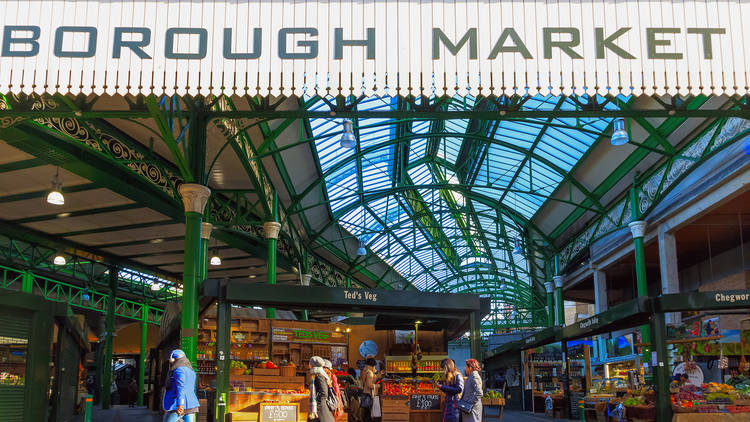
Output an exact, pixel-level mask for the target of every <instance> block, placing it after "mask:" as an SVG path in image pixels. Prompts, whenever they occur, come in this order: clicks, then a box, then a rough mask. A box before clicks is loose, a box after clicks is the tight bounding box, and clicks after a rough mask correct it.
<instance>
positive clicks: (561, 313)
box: [552, 256, 565, 325]
mask: <svg viewBox="0 0 750 422" xmlns="http://www.w3.org/2000/svg"><path fill="white" fill-rule="evenodd" d="M552 279H553V280H554V281H555V293H556V294H557V325H565V301H563V289H562V288H563V281H564V280H565V279H564V278H563V276H562V275H561V274H560V257H559V256H555V276H554V277H553V278H552Z"/></svg>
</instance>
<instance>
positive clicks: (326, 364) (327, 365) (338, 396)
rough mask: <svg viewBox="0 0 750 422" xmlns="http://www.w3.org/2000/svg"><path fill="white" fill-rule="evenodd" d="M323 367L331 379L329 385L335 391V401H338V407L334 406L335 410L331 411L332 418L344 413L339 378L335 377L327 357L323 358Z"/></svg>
mask: <svg viewBox="0 0 750 422" xmlns="http://www.w3.org/2000/svg"><path fill="white" fill-rule="evenodd" d="M323 369H325V371H326V374H328V378H330V380H331V385H332V386H333V391H334V392H335V393H336V403H338V407H337V408H336V411H335V412H333V416H334V418H338V417H339V415H343V414H344V402H343V399H342V397H341V396H342V391H341V387H340V386H339V380H338V377H336V373H334V371H333V364H332V363H331V361H330V360H328V359H323Z"/></svg>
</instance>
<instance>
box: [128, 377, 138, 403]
mask: <svg viewBox="0 0 750 422" xmlns="http://www.w3.org/2000/svg"><path fill="white" fill-rule="evenodd" d="M137 398H138V383H137V382H136V381H135V378H131V379H130V382H129V383H128V407H135V402H136V399H137Z"/></svg>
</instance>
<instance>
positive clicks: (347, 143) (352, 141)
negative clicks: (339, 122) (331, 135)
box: [339, 133, 357, 148]
mask: <svg viewBox="0 0 750 422" xmlns="http://www.w3.org/2000/svg"><path fill="white" fill-rule="evenodd" d="M339 144H340V145H341V148H354V146H355V145H357V139H356V138H355V137H354V134H353V133H344V134H343V135H342V136H341V142H339Z"/></svg>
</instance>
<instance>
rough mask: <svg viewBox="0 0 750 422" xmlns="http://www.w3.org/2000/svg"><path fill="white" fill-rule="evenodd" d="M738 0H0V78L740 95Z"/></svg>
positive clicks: (228, 90) (127, 88)
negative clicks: (0, 26)
mask: <svg viewBox="0 0 750 422" xmlns="http://www.w3.org/2000/svg"><path fill="white" fill-rule="evenodd" d="M748 19H750V2H748V1H745V0H680V1H678V0H662V1H646V0H624V1H612V0H609V1H602V0H558V1H556V0H547V1H540V0H502V1H500V0H458V1H427V0H421V1H420V0H398V1H397V0H362V1H356V2H352V1H338V0H336V1H328V0H320V1H302V0H286V1H283V0H279V1H276V0H274V1H253V2H250V1H237V0H215V1H211V0H203V1H154V0H129V1H124V0H90V1H87V0H75V1H74V0H36V1H28V0H0V25H2V28H0V91H1V92H9V91H11V92H15V93H18V92H21V91H23V92H26V93H30V92H32V91H33V92H37V93H42V92H50V93H51V92H70V93H80V92H82V93H85V94H89V93H92V92H93V93H96V94H102V93H105V92H106V93H108V94H114V93H120V94H125V93H131V94H138V93H146V94H148V93H156V94H161V93H166V94H170V95H171V94H174V93H178V94H197V93H201V94H204V95H206V94H210V93H213V94H219V93H224V94H240V95H244V94H251V95H255V94H261V95H268V94H270V95H281V94H283V95H292V94H294V95H297V96H301V95H303V94H305V93H306V94H314V93H318V94H323V95H324V94H327V93H330V94H333V95H337V94H339V93H343V94H346V95H348V94H354V95H361V94H366V95H373V94H377V95H409V94H413V95H420V94H424V95H428V96H429V95H433V94H435V95H442V94H448V95H454V94H456V93H458V94H461V95H466V94H471V95H479V94H480V93H481V94H484V95H489V94H496V95H501V94H513V93H517V94H536V93H541V94H548V93H552V94H560V93H564V94H572V93H577V94H583V93H589V94H592V93H594V92H598V93H600V94H606V93H611V94H616V93H623V94H629V93H634V94H642V93H645V94H653V93H657V94H664V93H669V94H677V93H681V94H687V93H692V94H698V93H705V94H710V93H726V94H735V93H737V94H745V93H747V91H748V85H749V84H750V81H749V80H748V75H747V69H749V68H750V26H749V25H747V24H746V22H747V21H748Z"/></svg>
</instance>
